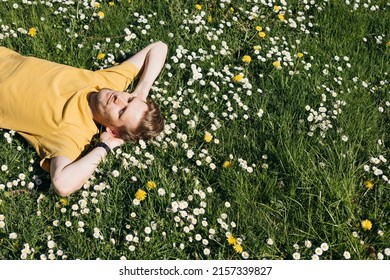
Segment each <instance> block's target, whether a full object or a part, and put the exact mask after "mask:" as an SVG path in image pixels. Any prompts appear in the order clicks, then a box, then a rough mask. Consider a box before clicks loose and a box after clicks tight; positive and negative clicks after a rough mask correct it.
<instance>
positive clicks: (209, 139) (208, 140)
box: [204, 131, 213, 143]
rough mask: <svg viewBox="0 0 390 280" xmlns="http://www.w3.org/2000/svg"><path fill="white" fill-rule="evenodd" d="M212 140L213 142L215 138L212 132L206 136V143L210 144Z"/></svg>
mask: <svg viewBox="0 0 390 280" xmlns="http://www.w3.org/2000/svg"><path fill="white" fill-rule="evenodd" d="M211 140H213V136H212V135H211V134H210V132H207V131H206V133H205V134H204V141H206V142H207V143H210V142H211Z"/></svg>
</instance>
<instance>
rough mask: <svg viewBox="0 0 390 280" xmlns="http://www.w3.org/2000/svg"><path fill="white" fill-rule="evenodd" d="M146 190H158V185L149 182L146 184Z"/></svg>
mask: <svg viewBox="0 0 390 280" xmlns="http://www.w3.org/2000/svg"><path fill="white" fill-rule="evenodd" d="M146 188H147V189H148V190H151V189H155V188H156V183H155V182H153V181H148V182H147V183H146Z"/></svg>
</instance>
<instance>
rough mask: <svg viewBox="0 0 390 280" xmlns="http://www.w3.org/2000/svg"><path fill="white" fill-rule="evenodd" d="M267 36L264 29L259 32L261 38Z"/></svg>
mask: <svg viewBox="0 0 390 280" xmlns="http://www.w3.org/2000/svg"><path fill="white" fill-rule="evenodd" d="M265 36H266V35H265V33H264V32H263V31H261V32H259V37H260V38H262V39H264V38H265Z"/></svg>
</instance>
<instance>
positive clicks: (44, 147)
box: [35, 133, 90, 172]
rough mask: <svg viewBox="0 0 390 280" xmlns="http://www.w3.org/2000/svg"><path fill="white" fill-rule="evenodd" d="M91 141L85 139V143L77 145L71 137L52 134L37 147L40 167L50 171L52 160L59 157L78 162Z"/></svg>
mask: <svg viewBox="0 0 390 280" xmlns="http://www.w3.org/2000/svg"><path fill="white" fill-rule="evenodd" d="M89 142H90V141H89V140H88V139H85V141H84V143H83V144H81V143H76V142H75V141H74V140H73V139H72V138H71V137H69V136H67V135H64V134H63V133H51V134H50V135H48V136H45V137H44V138H43V139H41V140H40V141H39V142H38V144H37V145H36V146H35V149H36V151H37V153H38V155H39V157H40V158H41V161H40V165H41V167H42V169H44V170H46V171H48V172H49V171H50V159H52V158H54V157H57V156H64V157H67V158H68V159H70V160H71V161H74V160H76V159H77V158H78V157H79V156H80V154H81V153H82V151H83V150H84V149H85V147H86V146H88V145H89Z"/></svg>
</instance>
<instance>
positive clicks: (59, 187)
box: [51, 178, 72, 197]
mask: <svg viewBox="0 0 390 280" xmlns="http://www.w3.org/2000/svg"><path fill="white" fill-rule="evenodd" d="M51 183H52V187H53V190H54V192H55V193H56V194H57V195H59V196H61V197H67V196H69V195H71V194H72V191H71V187H70V186H69V185H68V184H67V183H66V182H63V181H62V180H59V179H58V178H52V182H51Z"/></svg>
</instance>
